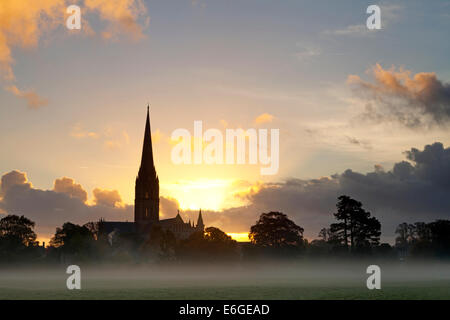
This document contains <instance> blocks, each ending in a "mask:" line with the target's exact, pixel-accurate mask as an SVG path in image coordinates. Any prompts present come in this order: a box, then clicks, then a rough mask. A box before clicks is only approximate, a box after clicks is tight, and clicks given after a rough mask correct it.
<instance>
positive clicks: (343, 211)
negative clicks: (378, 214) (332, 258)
mask: <svg viewBox="0 0 450 320" xmlns="http://www.w3.org/2000/svg"><path fill="white" fill-rule="evenodd" d="M336 207H337V212H336V213H334V216H335V218H336V219H337V220H338V221H340V222H338V223H333V224H331V226H330V232H331V233H333V234H334V238H335V240H337V241H338V243H339V244H341V245H343V246H344V247H345V248H347V250H348V248H349V247H350V250H351V251H353V249H355V248H356V247H358V248H363V247H369V246H373V245H378V244H379V242H380V235H381V231H380V230H381V224H380V222H379V221H378V220H377V219H376V218H375V217H371V216H370V212H367V211H365V210H364V209H363V208H362V203H361V202H359V201H357V200H354V199H352V198H350V197H349V196H345V195H342V196H340V197H339V198H338V203H337V204H336Z"/></svg>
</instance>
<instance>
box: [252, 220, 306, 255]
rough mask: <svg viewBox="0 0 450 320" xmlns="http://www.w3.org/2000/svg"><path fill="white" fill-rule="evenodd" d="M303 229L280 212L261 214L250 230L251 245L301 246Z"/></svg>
mask: <svg viewBox="0 0 450 320" xmlns="http://www.w3.org/2000/svg"><path fill="white" fill-rule="evenodd" d="M303 231H304V229H303V228H302V227H300V226H298V225H296V224H295V223H294V222H293V221H292V220H290V219H289V218H288V217H287V216H286V215H285V214H283V213H281V212H268V213H263V214H261V216H260V217H259V220H258V221H257V222H256V224H255V225H253V226H252V227H251V228H250V233H249V238H250V240H251V242H252V243H254V244H257V245H260V246H264V247H289V246H301V245H303V243H304V241H303Z"/></svg>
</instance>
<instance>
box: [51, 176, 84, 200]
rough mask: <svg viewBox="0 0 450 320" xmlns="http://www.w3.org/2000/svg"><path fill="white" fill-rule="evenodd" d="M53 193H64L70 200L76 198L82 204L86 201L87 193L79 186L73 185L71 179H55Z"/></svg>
mask: <svg viewBox="0 0 450 320" xmlns="http://www.w3.org/2000/svg"><path fill="white" fill-rule="evenodd" d="M53 191H55V192H59V193H65V194H67V195H69V196H70V197H72V198H78V199H80V200H81V201H83V202H86V201H87V192H86V190H84V189H83V187H82V186H81V184H78V183H75V181H74V180H73V179H71V178H67V177H63V178H61V179H56V180H55V182H54V186H53Z"/></svg>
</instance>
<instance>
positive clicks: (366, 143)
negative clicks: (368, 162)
mask: <svg viewBox="0 0 450 320" xmlns="http://www.w3.org/2000/svg"><path fill="white" fill-rule="evenodd" d="M346 138H347V141H348V142H349V143H350V144H353V145H356V146H360V147H362V148H364V149H367V150H369V149H372V145H371V144H370V142H369V141H366V140H360V139H356V138H355V137H350V136H346Z"/></svg>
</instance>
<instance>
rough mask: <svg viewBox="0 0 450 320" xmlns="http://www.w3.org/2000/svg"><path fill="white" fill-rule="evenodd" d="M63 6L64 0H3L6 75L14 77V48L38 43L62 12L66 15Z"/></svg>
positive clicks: (1, 60)
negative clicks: (43, 33)
mask: <svg viewBox="0 0 450 320" xmlns="http://www.w3.org/2000/svg"><path fill="white" fill-rule="evenodd" d="M63 10H64V0H41V1H17V0H2V8H1V10H0V66H1V70H2V71H3V77H4V78H6V79H7V80H13V79H14V73H13V70H12V67H11V65H12V63H13V62H14V59H13V57H12V48H13V47H15V46H18V47H22V48H30V47H34V46H36V45H37V43H38V40H39V37H40V36H41V34H42V32H43V31H45V30H47V29H48V28H50V27H51V26H52V25H53V24H54V22H55V19H56V18H57V17H58V16H59V17H62V13H63Z"/></svg>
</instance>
